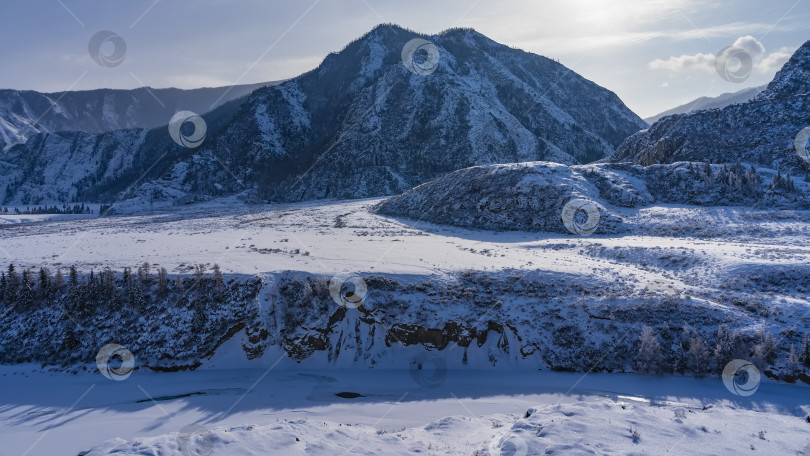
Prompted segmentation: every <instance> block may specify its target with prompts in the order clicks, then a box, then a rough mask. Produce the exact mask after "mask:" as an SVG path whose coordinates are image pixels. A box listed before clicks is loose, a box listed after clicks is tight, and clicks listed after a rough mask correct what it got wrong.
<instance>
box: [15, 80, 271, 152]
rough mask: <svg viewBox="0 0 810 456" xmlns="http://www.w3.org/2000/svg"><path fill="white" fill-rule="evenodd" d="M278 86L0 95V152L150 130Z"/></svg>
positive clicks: (259, 85)
mask: <svg viewBox="0 0 810 456" xmlns="http://www.w3.org/2000/svg"><path fill="white" fill-rule="evenodd" d="M278 83H279V82H266V83H260V84H245V85H236V86H226V87H216V88H201V89H192V90H181V89H174V88H170V89H152V88H148V87H142V88H139V89H133V90H114V89H98V90H83V91H75V92H59V93H40V92H35V91H32V90H9V89H5V90H0V151H2V150H5V149H8V148H9V147H11V146H13V145H15V144H20V143H24V142H25V141H27V140H28V138H30V137H31V136H33V135H36V134H38V133H48V132H57V131H83V132H86V133H104V132H108V131H112V130H120V129H124V128H147V129H151V128H156V127H160V126H162V125H166V124H168V123H169V119H171V117H172V116H173V115H174V113H176V112H177V111H179V110H189V111H194V112H197V113H200V114H202V113H206V112H208V111H211V110H212V109H213V108H215V106H214V104H215V103H217V106H218V105H220V104H222V103H225V102H228V101H230V100H233V99H236V98H240V97H243V96H245V95H247V94H249V93H250V92H253V91H254V90H256V89H258V88H260V87H265V86H268V85H276V84H278Z"/></svg>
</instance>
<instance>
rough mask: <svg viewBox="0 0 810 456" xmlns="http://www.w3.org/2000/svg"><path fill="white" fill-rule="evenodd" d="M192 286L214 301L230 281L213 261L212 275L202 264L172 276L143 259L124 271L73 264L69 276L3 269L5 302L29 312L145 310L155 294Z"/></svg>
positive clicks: (0, 284) (0, 287) (0, 288)
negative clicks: (53, 308)
mask: <svg viewBox="0 0 810 456" xmlns="http://www.w3.org/2000/svg"><path fill="white" fill-rule="evenodd" d="M189 287H195V288H200V289H202V290H203V291H206V292H210V293H211V294H212V297H213V298H214V299H215V300H219V299H222V298H223V297H224V292H225V281H224V278H223V275H222V271H221V270H220V268H219V265H217V264H214V265H213V269H212V273H211V276H210V277H208V267H207V266H206V265H203V264H198V265H196V266H195V267H194V273H193V276H192V277H186V278H185V279H184V278H183V276H182V275H180V274H177V275H176V276H175V277H174V279H172V280H170V278H169V274H168V271H167V270H166V268H162V267H161V268H158V269H157V270H156V271H153V268H152V266H151V265H150V264H149V263H143V264H142V265H141V266H138V267H137V268H136V270H135V271H133V270H132V268H129V267H125V268H124V269H123V271H121V272H120V273H119V272H118V271H114V270H112V269H110V268H105V269H103V270H101V271H99V272H96V271H94V270H90V273H89V274H80V273H79V271H78V270H77V269H76V267H75V266H71V267H70V268H69V269H68V273H67V277H65V275H64V273H63V272H62V269H61V268H58V269H57V270H56V272H55V273H52V272H51V270H50V269H49V268H47V267H41V268H39V270H35V269H33V268H24V269H22V270H21V271H18V269H17V268H16V267H15V266H14V264H10V265H9V266H8V268H7V269H6V270H5V271H3V272H0V303H3V305H4V306H5V307H6V308H14V309H18V310H19V311H26V310H31V309H35V308H37V307H38V306H42V305H48V304H50V303H54V302H57V301H59V302H63V303H64V304H65V306H66V307H67V308H68V310H69V311H71V312H75V313H77V314H80V315H88V314H89V313H91V312H92V311H93V309H94V308H108V309H110V310H113V311H116V310H121V309H123V308H124V307H129V308H132V309H135V310H143V309H144V308H145V307H146V305H147V304H149V302H150V301H151V300H152V299H153V297H156V298H159V299H162V298H165V297H166V296H167V295H168V294H169V293H171V292H173V293H177V294H179V295H181V294H185V293H186V292H187V291H188V288H189Z"/></svg>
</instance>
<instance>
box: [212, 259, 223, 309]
mask: <svg viewBox="0 0 810 456" xmlns="http://www.w3.org/2000/svg"><path fill="white" fill-rule="evenodd" d="M213 280H214V298H216V299H217V300H219V299H222V296H223V295H224V293H225V280H224V278H223V277H222V271H221V270H220V269H219V265H218V264H216V263H214V273H213Z"/></svg>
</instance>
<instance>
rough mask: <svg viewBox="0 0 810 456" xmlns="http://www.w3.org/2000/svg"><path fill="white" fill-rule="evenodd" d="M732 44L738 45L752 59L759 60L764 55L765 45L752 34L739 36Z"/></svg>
mask: <svg viewBox="0 0 810 456" xmlns="http://www.w3.org/2000/svg"><path fill="white" fill-rule="evenodd" d="M732 46H734V47H738V48H740V49H742V50H743V51H745V52H747V53H748V55H750V56H751V58H752V59H754V61H757V60H759V59H760V58H761V57H762V56H763V55H765V46H764V45H763V44H762V43H760V42H759V41H757V39H756V38H754V37H753V36H741V37H739V38H737V40H736V41H734V44H733V45H732Z"/></svg>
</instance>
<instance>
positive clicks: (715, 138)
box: [610, 41, 810, 175]
mask: <svg viewBox="0 0 810 456" xmlns="http://www.w3.org/2000/svg"><path fill="white" fill-rule="evenodd" d="M808 126H810V41H808V42H806V43H805V44H804V45H802V46H801V47H800V48H799V49H798V50H797V51H796V52H795V53H794V54H793V56H792V57H791V58H790V60H789V61H788V62H787V63H786V64H785V65H784V66H783V67H782V69H781V70H780V71H779V72H778V73H777V74H776V76H775V77H774V79H773V81H771V83H770V84H768V87H767V88H766V89H765V90H764V91H763V92H762V93H760V94H759V95H757V96H756V97H755V98H754V99H752V100H750V101H748V102H745V103H741V104H735V105H731V106H727V107H725V108H721V109H710V110H705V111H697V112H692V113H689V114H677V115H672V116H668V117H665V118H663V119H661V120H660V121H658V122H656V123H655V124H653V125H652V126H651V127H650V128H649V129H647V130H643V131H640V132H638V133H636V134H634V135H633V136H631V137H629V138H627V140H626V141H625V142H624V143H623V144H622V145H621V146H620V147H619V148H618V149H617V151H616V154H615V155H613V156H612V157H611V158H610V160H611V161H614V162H620V161H633V162H635V163H638V164H641V165H650V164H655V163H674V162H678V161H687V160H692V161H710V162H712V163H732V162H735V161H743V162H747V163H753V164H755V165H757V166H764V167H767V168H772V169H777V168H779V169H781V170H782V172H783V173H785V172H790V173H792V174H794V175H796V174H804V173H805V172H806V171H807V170H808V163H807V162H806V161H805V160H803V159H802V158H801V157H800V155H799V154H798V153H797V151H796V147H795V144H794V143H795V141H796V138H797V136H798V135H799V132H800V131H802V130H803V129H804V128H806V127H808Z"/></svg>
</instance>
